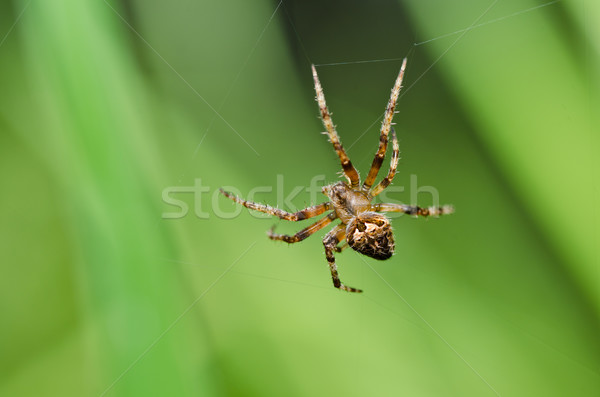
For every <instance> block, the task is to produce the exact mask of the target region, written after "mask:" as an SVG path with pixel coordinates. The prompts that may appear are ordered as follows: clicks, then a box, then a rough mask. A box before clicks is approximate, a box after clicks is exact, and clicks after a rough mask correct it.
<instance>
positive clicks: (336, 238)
mask: <svg viewBox="0 0 600 397" xmlns="http://www.w3.org/2000/svg"><path fill="white" fill-rule="evenodd" d="M345 235H346V230H345V228H344V226H343V225H338V226H336V227H335V228H333V229H332V230H331V231H330V232H329V233H327V235H326V236H325V238H323V245H324V246H325V256H326V257H327V262H328V263H329V270H330V271H331V278H332V279H333V286H334V287H335V288H339V289H341V290H344V291H348V292H362V290H361V289H358V288H352V287H348V286H345V285H344V284H342V282H341V280H340V276H339V275H338V271H337V266H336V264H335V256H334V254H333V253H334V251H337V249H338V247H337V245H338V243H339V242H340V241H341V240H343V239H344V237H345ZM340 251H341V249H340Z"/></svg>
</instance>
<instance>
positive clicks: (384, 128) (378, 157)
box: [363, 58, 406, 190]
mask: <svg viewBox="0 0 600 397" xmlns="http://www.w3.org/2000/svg"><path fill="white" fill-rule="evenodd" d="M405 69H406V58H404V60H403V61H402V66H401V67H400V73H398V77H397V78H396V83H395V84H394V88H392V95H391V96H390V101H389V102H388V105H387V108H386V110H385V115H384V116H383V121H382V123H381V134H380V135H379V149H377V153H375V158H374V159H373V164H371V169H370V170H369V174H368V175H367V178H366V179H365V182H364V183H363V188H364V189H365V190H368V189H369V188H370V187H371V186H372V185H373V182H375V178H376V177H377V173H379V169H380V168H381V164H382V163H383V158H384V157H385V151H386V150H387V144H388V134H389V132H390V129H391V127H392V119H393V118H394V113H395V112H394V111H395V109H396V103H397V102H398V96H399V95H400V89H401V88H402V79H403V78H404V70H405Z"/></svg>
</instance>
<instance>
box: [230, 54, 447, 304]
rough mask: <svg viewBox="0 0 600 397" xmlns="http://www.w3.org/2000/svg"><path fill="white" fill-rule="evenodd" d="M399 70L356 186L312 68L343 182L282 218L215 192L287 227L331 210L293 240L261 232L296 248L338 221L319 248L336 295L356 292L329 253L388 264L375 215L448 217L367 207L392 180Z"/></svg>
mask: <svg viewBox="0 0 600 397" xmlns="http://www.w3.org/2000/svg"><path fill="white" fill-rule="evenodd" d="M405 69H406V58H404V61H403V62H402V66H401V68H400V73H399V74H398V77H397V78H396V82H395V84H394V87H393V88H392V95H391V97H390V100H389V102H388V105H387V108H386V111H385V115H384V118H383V122H382V125H381V133H380V135H379V148H378V149H377V152H376V154H375V158H374V160H373V163H372V165H371V169H370V170H369V173H368V174H367V177H366V178H365V180H364V182H363V183H362V185H361V183H360V177H359V175H358V172H357V171H356V169H355V168H354V166H353V165H352V162H350V159H349V158H348V155H347V154H346V151H345V150H344V148H343V147H342V144H341V142H340V139H339V137H338V134H337V131H336V129H335V126H334V124H333V121H332V120H331V115H330V113H329V110H328V109H327V105H326V103H325V95H324V94H323V88H322V87H321V83H320V81H319V77H318V76H317V70H316V69H315V66H314V65H312V75H313V79H314V82H315V91H316V93H317V97H316V99H317V102H318V104H319V109H320V111H321V119H322V120H323V125H324V126H325V129H326V130H327V132H326V134H327V135H328V136H329V140H330V142H331V143H332V144H333V148H334V149H335V151H336V153H337V155H338V157H339V158H340V162H341V165H342V170H343V172H344V175H345V177H346V179H347V182H338V183H334V184H331V185H328V186H324V187H323V189H322V192H323V194H324V195H326V196H327V197H328V198H329V201H327V202H326V203H322V204H318V205H315V206H312V207H309V208H305V209H303V210H301V211H298V212H295V213H290V212H286V211H283V210H281V209H279V208H273V207H270V206H268V205H264V204H258V203H254V202H251V201H246V200H244V199H242V198H239V197H236V196H235V195H233V194H231V193H229V192H226V191H225V190H223V189H222V188H221V189H220V191H221V193H223V195H225V196H226V197H227V198H229V199H231V200H233V201H235V202H237V203H239V204H242V205H243V206H244V207H247V208H249V209H252V210H255V211H260V212H264V213H267V214H270V215H274V216H277V217H279V218H280V219H285V220H288V221H301V220H304V219H308V218H313V217H316V216H318V215H321V214H323V213H325V212H327V211H330V210H333V211H331V212H330V213H329V214H328V215H326V216H325V217H323V218H321V219H320V220H319V221H317V222H315V223H313V224H312V225H310V226H308V227H306V228H304V229H302V230H300V231H299V232H298V233H296V234H294V235H293V236H290V235H285V234H275V233H274V227H273V228H271V230H269V231H268V232H267V235H268V237H269V238H270V239H271V240H280V241H284V242H286V243H290V244H291V243H297V242H300V241H302V240H304V239H306V238H307V237H309V236H310V235H312V234H313V233H315V232H316V231H318V230H321V229H323V228H324V227H326V226H327V225H329V224H330V223H332V222H333V221H334V220H336V219H339V220H340V224H338V225H337V226H335V227H334V228H333V229H331V231H329V233H327V234H326V235H325V237H324V238H323V245H324V246H325V256H326V258H327V262H328V263H329V269H330V271H331V277H332V279H333V286H334V287H335V288H339V289H340V290H344V291H348V292H362V290H360V289H357V288H352V287H348V286H347V285H345V284H343V283H342V282H341V280H340V277H339V275H338V270H337V266H336V264H335V257H334V252H338V253H339V252H342V250H343V249H344V248H346V247H348V246H350V247H352V248H353V249H354V250H356V251H358V252H360V253H361V254H363V255H367V256H369V257H371V258H375V259H379V260H385V259H389V258H390V257H391V256H392V254H393V253H394V248H395V243H394V235H393V233H392V227H391V225H390V221H389V219H388V218H387V217H386V216H385V215H383V214H379V212H402V213H405V214H408V215H413V216H424V217H427V216H439V215H445V214H450V213H452V212H454V209H453V207H452V206H450V205H445V206H443V207H429V208H421V207H418V206H410V205H405V204H391V203H371V201H373V199H374V198H375V197H376V196H377V195H378V194H380V193H381V192H382V191H383V190H384V189H385V188H387V187H388V186H389V185H390V183H391V182H392V180H393V179H394V175H395V174H396V168H397V166H398V154H399V151H400V148H399V145H398V140H397V138H396V132H395V131H394V128H393V127H392V119H393V117H394V113H396V112H395V108H396V103H397V101H398V95H399V94H400V88H401V85H402V79H403V77H404V70H405ZM390 131H391V133H392V144H393V152H392V159H391V162H390V168H389V171H388V174H387V176H386V177H385V178H383V179H382V180H381V181H380V182H379V183H378V184H377V185H376V186H375V187H372V186H373V184H374V182H375V179H376V177H377V174H378V172H379V169H380V168H381V164H382V163H383V160H384V157H385V153H386V150H387V145H388V135H389V133H390ZM344 239H345V240H346V243H345V244H343V245H338V244H340V242H342V241H343V240H344Z"/></svg>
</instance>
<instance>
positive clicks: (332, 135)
mask: <svg viewBox="0 0 600 397" xmlns="http://www.w3.org/2000/svg"><path fill="white" fill-rule="evenodd" d="M312 73H313V79H314V80H315V91H316V93H317V102H318V103H319V109H320V110H321V119H322V120H323V125H324V126H325V128H326V129H327V134H328V135H329V140H330V141H331V143H332V144H333V148H334V149H335V151H336V153H337V155H338V157H339V158H340V162H341V163H342V169H343V170H344V174H345V175H346V178H348V181H349V182H350V184H351V186H352V187H357V186H358V184H359V183H360V177H359V176H358V171H356V168H354V166H353V165H352V162H351V161H350V159H349V158H348V155H347V154H346V151H345V150H344V147H343V146H342V143H341V142H340V138H339V136H338V134H337V131H336V130H335V126H334V125H333V121H332V120H331V115H330V114H329V110H328V109H327V104H326V103H325V94H323V87H321V82H320V81H319V76H317V69H315V65H312Z"/></svg>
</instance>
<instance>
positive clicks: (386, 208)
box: [372, 203, 454, 217]
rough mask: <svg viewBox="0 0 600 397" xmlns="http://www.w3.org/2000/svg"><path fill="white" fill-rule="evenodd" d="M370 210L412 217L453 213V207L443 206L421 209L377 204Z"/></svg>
mask: <svg viewBox="0 0 600 397" xmlns="http://www.w3.org/2000/svg"><path fill="white" fill-rule="evenodd" d="M372 209H373V210H374V211H376V212H403V213H405V214H407V215H414V216H436V217H437V216H440V215H448V214H452V213H453V212H454V207H453V206H451V205H444V206H442V207H429V208H421V207H418V206H416V205H406V204H392V203H379V204H373V206H372Z"/></svg>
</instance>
